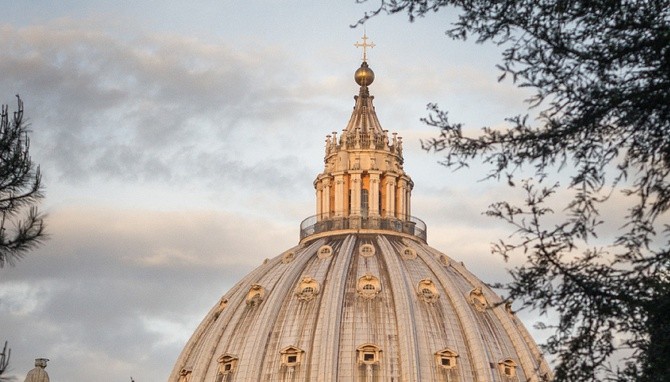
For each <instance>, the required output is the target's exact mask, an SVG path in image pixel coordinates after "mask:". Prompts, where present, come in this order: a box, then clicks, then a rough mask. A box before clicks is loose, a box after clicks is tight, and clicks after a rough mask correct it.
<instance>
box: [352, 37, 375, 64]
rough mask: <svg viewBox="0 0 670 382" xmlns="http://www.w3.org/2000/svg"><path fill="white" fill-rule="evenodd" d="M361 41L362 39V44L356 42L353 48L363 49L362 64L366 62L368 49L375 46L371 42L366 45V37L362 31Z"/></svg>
mask: <svg viewBox="0 0 670 382" xmlns="http://www.w3.org/2000/svg"><path fill="white" fill-rule="evenodd" d="M362 39H363V42H362V43H360V42H358V41H356V43H355V44H354V46H355V47H356V48H363V62H367V60H368V48H374V47H375V44H374V43H373V42H370V43H369V44H368V35H367V33H366V32H365V31H363V37H362Z"/></svg>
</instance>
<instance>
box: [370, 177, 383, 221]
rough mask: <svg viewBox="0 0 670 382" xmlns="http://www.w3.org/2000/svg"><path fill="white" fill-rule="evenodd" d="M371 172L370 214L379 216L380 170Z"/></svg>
mask: <svg viewBox="0 0 670 382" xmlns="http://www.w3.org/2000/svg"><path fill="white" fill-rule="evenodd" d="M369 174H370V191H369V198H370V199H369V203H370V207H369V211H370V216H379V214H380V213H381V211H379V174H381V172H380V171H377V172H373V171H369Z"/></svg>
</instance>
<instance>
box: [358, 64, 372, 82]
mask: <svg viewBox="0 0 670 382" xmlns="http://www.w3.org/2000/svg"><path fill="white" fill-rule="evenodd" d="M354 80H356V83H357V84H359V85H360V86H368V85H370V84H371V83H372V81H374V80H375V72H373V71H372V69H370V68H369V67H368V63H367V62H363V63H362V64H361V67H360V68H358V70H356V73H354Z"/></svg>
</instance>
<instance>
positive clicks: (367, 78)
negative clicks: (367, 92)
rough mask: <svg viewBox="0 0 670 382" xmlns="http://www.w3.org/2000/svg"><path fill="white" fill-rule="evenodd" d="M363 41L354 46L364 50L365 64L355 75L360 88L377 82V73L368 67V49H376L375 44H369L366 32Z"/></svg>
mask: <svg viewBox="0 0 670 382" xmlns="http://www.w3.org/2000/svg"><path fill="white" fill-rule="evenodd" d="M362 40H363V42H362V43H361V42H356V43H355V44H354V46H355V47H356V48H363V63H361V67H360V68H358V70H356V73H354V80H356V83H357V84H358V85H360V86H368V85H370V84H371V83H372V81H374V80H375V72H373V71H372V69H370V67H368V48H374V47H375V44H374V43H373V42H369V43H368V35H367V33H366V32H363V37H362Z"/></svg>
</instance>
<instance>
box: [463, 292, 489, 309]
mask: <svg viewBox="0 0 670 382" xmlns="http://www.w3.org/2000/svg"><path fill="white" fill-rule="evenodd" d="M468 297H469V299H470V303H471V304H472V305H473V306H474V307H475V309H477V310H478V311H480V312H484V311H485V310H486V309H487V308H488V307H489V303H488V301H486V297H485V296H484V293H483V292H482V288H480V287H477V288H475V289H473V290H471V291H470V295H469V296H468Z"/></svg>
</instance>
